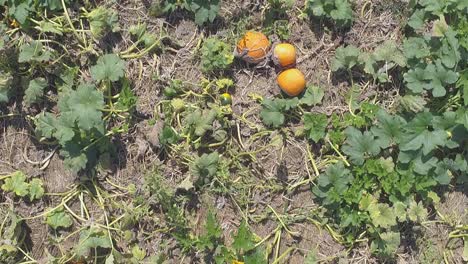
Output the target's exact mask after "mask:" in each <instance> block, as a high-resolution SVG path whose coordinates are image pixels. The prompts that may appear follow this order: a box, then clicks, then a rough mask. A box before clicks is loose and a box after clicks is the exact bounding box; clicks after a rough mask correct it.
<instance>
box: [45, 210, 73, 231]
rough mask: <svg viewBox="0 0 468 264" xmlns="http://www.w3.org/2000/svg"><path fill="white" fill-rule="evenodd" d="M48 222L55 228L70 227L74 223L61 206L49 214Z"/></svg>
mask: <svg viewBox="0 0 468 264" xmlns="http://www.w3.org/2000/svg"><path fill="white" fill-rule="evenodd" d="M46 223H47V225H49V226H50V227H51V228H53V229H58V228H68V227H70V226H71V225H72V224H73V220H72V218H71V217H70V216H69V215H68V214H67V213H66V212H65V210H64V208H63V207H60V208H58V209H55V210H54V211H52V212H50V213H48V214H47V218H46Z"/></svg>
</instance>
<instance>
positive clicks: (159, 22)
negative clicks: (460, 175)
mask: <svg viewBox="0 0 468 264" xmlns="http://www.w3.org/2000/svg"><path fill="white" fill-rule="evenodd" d="M224 2H226V3H225V4H224V5H223V6H222V11H221V12H222V16H223V19H224V21H230V20H231V19H234V18H236V17H238V16H239V15H242V14H249V15H253V18H252V19H251V20H250V23H247V25H246V26H245V27H246V28H248V29H258V28H260V27H261V23H262V22H261V21H262V19H261V15H258V14H261V11H260V10H258V12H259V13H258V14H254V13H253V12H252V11H251V10H252V8H253V10H255V8H256V7H258V6H260V5H261V4H264V2H265V1H245V0H244V1H224ZM257 2H258V3H257ZM297 2H298V4H297V7H299V8H301V7H302V6H301V4H299V2H302V1H297ZM367 2H369V1H363V0H358V1H356V7H357V8H356V10H361V8H363V7H364V4H365V3H367ZM370 2H371V5H370V6H366V8H365V9H364V10H363V13H362V16H361V15H360V14H357V17H358V18H357V20H356V22H355V24H354V25H353V27H352V28H351V29H350V30H349V31H347V32H342V33H340V35H336V36H334V35H331V34H330V33H329V31H328V30H326V29H325V28H324V27H323V24H316V23H317V22H316V21H314V22H311V21H308V20H301V19H298V18H297V15H298V13H297V12H296V13H294V14H293V15H290V29H291V38H290V39H289V41H290V42H292V43H294V44H295V45H296V46H297V48H298V50H299V54H298V56H299V61H300V63H299V64H298V68H299V69H301V70H302V71H303V72H305V74H306V77H307V79H308V80H309V82H310V83H312V84H315V85H319V86H321V87H323V88H324V89H325V99H324V103H323V105H322V106H320V107H314V108H313V110H314V111H317V112H323V113H327V114H330V113H332V112H344V111H346V110H347V106H346V102H344V100H343V94H344V93H346V91H347V89H348V87H349V84H348V83H346V82H342V81H340V80H339V78H337V77H336V76H333V75H332V74H331V71H330V66H329V65H330V62H331V60H332V58H333V56H334V50H335V47H336V45H337V44H342V43H347V44H354V45H356V46H358V47H360V48H362V49H364V50H372V49H373V48H374V47H376V46H377V45H378V44H380V43H381V42H382V41H384V40H387V39H394V40H396V41H397V42H398V41H400V40H401V34H400V33H401V28H400V27H399V25H400V19H401V18H399V14H398V10H399V8H398V6H403V5H405V3H404V1H391V2H392V3H390V1H385V0H381V1H370ZM256 4H259V5H256ZM117 9H118V10H119V12H120V16H121V19H122V21H124V23H123V28H124V29H125V28H126V27H127V26H128V25H131V24H135V23H137V22H138V21H139V20H144V21H145V22H147V23H148V25H149V28H150V29H151V31H154V32H157V33H159V31H160V30H161V27H162V26H164V27H167V28H168V34H169V35H170V36H171V37H172V38H173V39H175V40H176V42H177V46H179V48H175V50H176V52H173V51H167V52H164V53H161V54H159V55H158V56H156V55H152V56H147V57H144V58H142V59H139V60H131V61H129V62H128V64H127V66H128V67H127V68H128V73H127V76H128V77H129V78H130V79H131V81H132V83H133V87H134V91H135V93H136V95H137V96H138V98H139V100H138V106H137V111H138V112H139V114H140V116H141V117H142V118H140V119H138V124H137V125H136V127H135V128H134V129H132V130H131V133H130V134H128V135H125V136H124V138H119V139H115V141H114V142H115V143H116V145H117V146H118V148H117V149H118V160H117V161H115V164H114V166H113V167H114V168H113V170H112V172H111V173H110V174H108V177H109V178H110V179H111V180H112V181H113V182H115V183H117V184H119V185H122V186H127V185H128V184H130V183H133V184H136V185H137V186H140V185H141V184H142V183H143V177H144V175H145V174H146V173H147V171H148V170H149V169H150V168H152V167H153V166H155V165H157V164H159V163H161V161H160V160H159V153H158V151H157V149H156V150H155V149H152V148H151V147H148V143H147V142H146V141H147V140H146V139H145V136H144V135H146V134H147V132H148V131H149V130H151V129H152V126H150V125H149V124H148V122H147V120H148V119H152V118H154V115H155V109H154V108H155V105H156V104H157V102H158V100H159V99H160V98H161V91H162V88H163V87H164V86H165V85H166V84H167V82H168V81H169V80H171V79H174V78H178V79H182V80H184V81H187V82H190V83H198V82H199V80H200V79H201V78H202V77H203V74H202V73H201V72H200V67H199V66H198V64H199V60H198V58H197V56H196V54H194V52H193V50H194V49H195V47H196V45H197V43H199V41H200V39H201V38H202V37H204V36H207V35H219V36H220V37H227V36H232V35H230V34H228V31H229V30H231V28H230V24H229V22H227V23H222V22H220V25H219V27H217V28H216V29H217V32H218V33H215V32H216V31H210V32H207V31H205V32H204V31H201V30H200V29H198V28H197V26H196V25H195V24H194V23H193V21H192V20H190V19H187V18H185V17H183V16H180V15H178V14H174V15H173V16H170V17H169V18H168V19H163V18H151V17H148V15H147V10H146V8H145V7H144V6H142V5H141V4H140V1H136V0H135V1H131V0H126V1H120V2H119V4H117ZM234 36H235V37H237V35H235V34H234ZM226 40H227V41H229V42H231V43H234V41H235V39H230V38H226ZM127 45H128V44H127V43H118V44H117V45H116V47H115V50H121V49H124V47H125V46H127ZM302 58H303V59H302ZM246 66H247V65H245V64H244V63H241V62H236V63H235V65H234V67H233V70H232V71H231V72H229V73H227V74H228V76H230V77H231V78H232V79H233V80H234V81H235V90H234V91H233V99H234V100H233V107H232V108H233V110H234V113H236V114H238V115H242V114H243V113H244V112H245V111H251V112H250V113H249V114H248V115H247V120H249V121H251V122H252V123H255V124H256V126H260V127H261V126H262V124H261V121H260V119H259V117H258V113H259V111H260V107H259V105H258V103H257V102H256V101H255V100H253V99H252V98H251V97H249V95H250V94H251V93H256V94H259V95H261V96H263V97H265V98H272V97H274V96H277V95H278V94H279V89H278V88H277V87H276V83H275V71H274V69H272V68H269V69H263V70H261V69H260V70H254V69H247V68H246ZM155 76H158V77H159V78H155ZM398 87H399V83H398V81H397V80H395V81H394V82H393V83H391V84H390V85H389V87H388V89H386V90H385V91H382V90H376V89H375V87H373V86H372V85H371V84H369V85H368V86H367V89H368V91H367V92H363V93H362V94H363V97H370V96H375V95H376V96H377V98H378V99H379V102H380V103H382V104H383V105H387V106H390V105H391V104H392V101H391V100H390V99H386V98H391V97H392V96H393V95H395V94H397V93H398ZM389 95H392V96H389ZM361 99H364V98H361ZM291 126H294V124H292V125H291ZM30 133H32V130H31V128H30V127H29V126H28V122H26V120H24V119H22V118H14V119H10V120H9V121H4V120H2V122H1V123H0V141H1V144H0V153H2V154H1V155H0V174H7V173H9V172H12V171H15V170H19V169H21V170H22V171H24V172H25V173H26V174H27V175H29V176H30V177H40V178H42V179H43V180H44V182H45V188H46V190H47V192H50V193H59V192H65V191H67V190H68V189H69V188H70V187H71V186H72V185H73V184H74V183H75V182H76V181H77V180H78V179H77V177H76V175H72V174H71V173H69V172H68V171H67V170H66V169H65V168H64V167H63V165H62V163H61V161H60V159H59V158H58V155H55V156H54V157H53V159H52V160H51V163H50V165H49V166H48V168H47V169H46V170H44V171H40V170H39V169H38V166H33V165H31V164H30V163H28V162H26V161H25V160H24V158H23V149H24V146H28V147H27V150H28V154H27V155H28V157H29V159H30V160H33V161H36V160H41V159H43V158H44V157H45V156H46V155H47V154H48V153H50V151H51V150H52V149H51V148H45V147H44V146H42V145H36V143H35V142H33V141H31V137H30V136H29V134H30ZM253 133H255V130H254V129H252V128H250V127H248V126H241V137H242V140H243V141H244V142H249V137H250V136H251V135H252V134H253ZM270 141H271V139H269V138H263V139H262V140H258V141H256V142H250V143H251V144H253V146H254V147H255V148H258V147H261V146H264V145H267V144H268V143H269V142H270ZM305 144H306V142H304V141H297V140H294V139H293V138H292V137H289V138H288V139H287V140H284V141H283V144H281V145H280V146H278V147H277V148H276V149H271V148H269V149H267V150H265V151H263V152H261V153H259V154H257V159H258V162H257V165H258V166H260V168H261V169H262V171H263V172H264V175H263V176H262V177H260V178H258V179H257V181H258V183H259V184H260V186H259V187H257V188H253V189H252V192H251V193H250V196H249V199H250V200H249V201H248V207H249V208H250V209H251V210H252V212H251V214H252V215H255V216H258V219H259V221H258V222H256V223H252V228H253V231H254V232H255V233H256V234H257V235H259V236H260V237H264V236H266V235H268V234H270V232H272V231H273V230H274V229H275V228H276V227H277V226H278V225H279V222H278V221H276V220H275V217H274V216H273V215H272V213H271V210H270V209H269V208H268V207H267V205H269V206H271V207H272V208H273V209H274V210H275V211H276V212H278V213H279V214H280V215H282V214H285V213H289V214H294V212H298V211H301V212H304V211H307V212H308V211H313V210H314V209H317V207H318V205H316V204H314V202H313V200H312V196H311V192H310V189H309V188H306V187H300V188H298V189H297V190H296V191H294V192H291V193H288V192H285V191H278V190H269V189H267V188H262V186H261V184H263V183H271V182H275V185H288V184H289V185H291V184H294V183H297V182H300V180H303V179H306V178H307V177H308V173H311V172H308V170H307V169H306V164H307V166H309V168H310V164H308V157H307V154H306V150H305ZM318 162H319V161H318ZM165 168H166V169H165V171H163V175H164V176H165V177H166V179H167V180H168V182H169V184H170V185H172V186H176V185H177V184H178V183H180V181H181V180H183V179H184V178H185V177H184V174H185V173H186V172H185V171H184V170H182V169H180V168H178V167H177V164H175V163H174V162H173V161H171V160H168V161H165ZM103 184H105V183H103ZM105 186H107V187H109V185H105ZM273 186H274V185H273ZM452 195H455V197H458V198H454V197H452ZM460 197H463V200H460ZM0 199H1V202H7V201H9V202H11V201H12V200H11V198H10V197H8V196H5V197H1V198H0ZM58 203H59V199H47V200H44V201H43V202H41V203H38V204H33V205H31V204H28V205H25V204H21V203H19V202H17V201H14V204H15V207H17V208H18V209H19V211H20V212H21V214H22V215H23V216H26V215H35V214H37V213H39V212H41V211H43V210H44V209H45V208H50V207H53V206H54V205H56V204H58ZM213 205H217V216H218V220H219V221H220V222H221V225H222V228H223V231H224V235H225V236H226V241H227V242H228V243H229V242H230V241H231V239H232V238H231V233H232V232H234V231H235V230H236V228H237V226H238V225H239V223H240V220H241V218H240V217H239V211H238V208H237V207H236V205H235V204H233V203H232V202H231V201H229V197H204V198H203V199H202V204H201V205H200V206H199V208H198V209H197V210H195V212H194V219H204V217H205V215H206V208H207V206H213ZM76 206H79V205H77V204H73V206H72V207H74V208H75V209H77V208H79V207H76ZM466 206H467V198H466V196H465V195H463V194H460V193H458V194H449V196H448V197H447V198H446V202H445V203H444V206H443V207H441V211H443V212H444V213H445V214H447V215H450V214H453V213H458V214H460V215H463V216H464V217H465V218H464V221H465V223H466V220H467V214H466ZM91 209H92V208H91ZM95 209H96V214H98V215H97V217H99V212H98V211H99V210H97V208H95ZM77 210H78V209H77ZM267 215H268V216H269V217H265V216H267ZM154 217H155V218H156V219H158V217H161V216H160V215H158V214H156V215H154ZM196 223H197V222H196ZM27 224H28V226H29V228H30V229H31V230H32V234H31V240H32V248H33V256H34V257H35V258H38V259H40V258H41V257H44V253H45V250H44V247H47V243H46V239H47V232H48V230H47V228H46V227H45V225H44V224H43V222H42V220H34V221H28V222H27ZM289 228H290V229H291V231H293V232H294V231H296V232H299V233H300V235H299V236H297V237H292V236H288V235H286V234H284V235H283V239H282V242H281V246H280V252H279V253H280V254H281V253H282V252H284V251H285V250H286V249H287V248H288V247H290V246H292V245H294V246H295V247H297V248H300V249H303V251H294V252H293V253H292V254H291V255H290V257H289V258H288V260H287V261H286V262H285V263H291V264H294V263H303V259H304V252H308V251H310V250H314V251H315V252H317V257H318V258H319V259H322V260H324V261H325V262H328V263H338V260H340V261H339V263H377V262H376V260H375V259H373V258H372V257H370V254H369V252H368V249H367V248H366V246H365V245H363V247H361V248H359V249H356V250H353V251H352V252H351V256H350V257H349V258H346V257H345V250H346V248H344V247H343V246H342V245H340V244H338V243H337V242H336V241H335V240H334V239H333V238H332V237H331V236H330V234H329V233H328V232H326V231H325V230H324V229H323V228H319V227H317V226H316V225H314V224H313V223H312V222H310V221H297V222H296V223H294V224H291V225H290V226H289ZM196 232H202V230H196ZM425 232H426V234H425V237H427V239H426V241H431V242H432V243H433V244H435V248H436V249H437V250H439V251H440V250H444V249H445V244H446V243H447V238H448V235H447V229H446V228H445V227H440V226H436V227H428V228H426V229H425ZM166 239H167V237H165V236H164V235H156V236H154V237H153V238H152V239H151V240H150V241H149V242H148V243H147V244H146V248H147V250H148V254H151V253H158V252H159V251H160V250H162V249H161V248H160V245H159V243H161V241H164V240H166ZM73 241H74V240H73V239H72V240H71V242H69V243H72V242H73ZM43 243H45V244H43ZM173 243H174V242H173V241H170V242H169V246H168V247H167V248H172V246H173ZM67 247H68V246H67V245H64V248H67ZM49 250H51V251H52V252H54V250H56V249H54V248H49ZM166 250H168V249H166ZM413 250H415V252H411V251H410V252H405V253H404V254H402V255H401V256H400V259H399V261H398V263H419V262H418V261H419V257H420V256H421V255H423V254H424V251H421V250H419V251H418V249H417V248H413ZM456 253H457V254H460V252H459V250H458V251H457V252H456ZM171 255H172V256H173V257H174V259H173V260H172V262H171V263H179V262H178V260H177V258H179V257H180V255H178V252H177V251H175V252H172V253H171ZM198 261H200V260H196V258H195V259H194V260H192V259H185V263H198ZM459 261H461V260H460V257H455V258H454V262H453V263H461V262H459ZM434 263H435V262H434Z"/></svg>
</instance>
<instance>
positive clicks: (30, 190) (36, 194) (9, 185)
mask: <svg viewBox="0 0 468 264" xmlns="http://www.w3.org/2000/svg"><path fill="white" fill-rule="evenodd" d="M2 178H3V179H4V181H5V182H4V183H3V185H2V187H1V188H2V190H4V191H5V192H13V193H14V194H15V195H16V196H19V197H28V198H29V200H30V201H34V200H38V199H41V198H42V196H43V195H44V187H43V182H42V180H40V179H32V180H31V181H29V182H27V181H26V175H25V174H24V173H23V172H21V171H16V172H14V173H12V174H10V175H6V176H2V177H0V179H2Z"/></svg>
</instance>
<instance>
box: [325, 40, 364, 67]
mask: <svg viewBox="0 0 468 264" xmlns="http://www.w3.org/2000/svg"><path fill="white" fill-rule="evenodd" d="M360 55H361V51H360V50H359V49H358V48H356V47H354V46H347V47H339V48H337V49H336V53H335V59H334V60H333V62H332V67H331V69H332V71H338V70H340V69H344V70H351V68H353V67H354V66H355V65H357V64H358V63H359V61H358V59H359V56H360Z"/></svg>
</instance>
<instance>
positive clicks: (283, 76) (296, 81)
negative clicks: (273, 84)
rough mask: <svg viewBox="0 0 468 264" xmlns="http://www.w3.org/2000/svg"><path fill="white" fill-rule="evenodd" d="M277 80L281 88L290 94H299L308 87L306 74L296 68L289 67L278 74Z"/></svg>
mask: <svg viewBox="0 0 468 264" xmlns="http://www.w3.org/2000/svg"><path fill="white" fill-rule="evenodd" d="M277 82H278V85H279V87H280V88H281V90H283V92H285V93H286V94H287V95H289V96H297V95H299V94H300V93H302V91H304V89H305V87H306V80H305V76H304V74H303V73H302V72H301V71H300V70H298V69H296V68H292V69H287V70H284V71H282V72H281V73H280V74H278V78H277Z"/></svg>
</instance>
